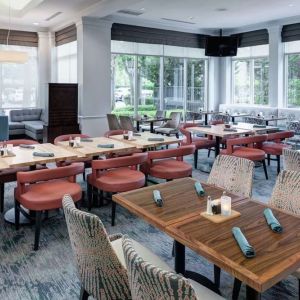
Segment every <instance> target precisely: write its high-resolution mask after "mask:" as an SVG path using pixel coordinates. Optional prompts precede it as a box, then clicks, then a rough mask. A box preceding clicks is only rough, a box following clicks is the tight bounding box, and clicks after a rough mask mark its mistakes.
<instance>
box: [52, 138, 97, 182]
mask: <svg viewBox="0 0 300 300" xmlns="http://www.w3.org/2000/svg"><path fill="white" fill-rule="evenodd" d="M76 137H80V138H90V136H88V135H86V134H80V133H73V134H64V135H60V136H58V137H56V138H55V139H54V144H55V145H57V144H58V143H59V142H65V141H68V140H69V139H70V138H72V139H74V138H76ZM77 161H78V162H83V163H84V172H83V173H82V176H83V179H84V180H85V169H86V168H90V167H91V164H92V160H91V159H89V158H80V159H78V160H77ZM71 163H72V161H68V160H67V161H64V162H58V163H57V164H56V165H57V166H58V167H62V166H67V165H70V164H71Z"/></svg>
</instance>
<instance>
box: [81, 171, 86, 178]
mask: <svg viewBox="0 0 300 300" xmlns="http://www.w3.org/2000/svg"><path fill="white" fill-rule="evenodd" d="M82 178H83V181H85V180H86V176H85V169H84V170H83V173H82Z"/></svg>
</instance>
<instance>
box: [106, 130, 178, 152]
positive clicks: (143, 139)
mask: <svg viewBox="0 0 300 300" xmlns="http://www.w3.org/2000/svg"><path fill="white" fill-rule="evenodd" d="M140 134H141V136H133V140H131V141H129V140H124V138H123V135H112V136H111V137H110V138H111V139H114V140H117V141H122V142H124V143H126V144H130V145H133V146H135V147H136V148H138V149H147V148H153V147H157V146H162V145H170V144H177V143H180V142H181V141H182V140H183V138H178V139H177V138H176V137H173V136H164V135H161V134H155V133H150V132H142V133H140ZM148 138H163V139H164V141H148Z"/></svg>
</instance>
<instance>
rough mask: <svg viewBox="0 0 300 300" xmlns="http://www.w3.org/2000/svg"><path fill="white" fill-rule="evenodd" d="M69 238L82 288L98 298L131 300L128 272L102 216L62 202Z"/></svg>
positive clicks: (68, 202) (69, 199)
mask: <svg viewBox="0 0 300 300" xmlns="http://www.w3.org/2000/svg"><path fill="white" fill-rule="evenodd" d="M63 208H64V212H65V218H66V222H67V227H68V232H69V237H70V241H71V245H72V249H73V252H74V254H75V259H76V262H77V266H78V270H79V276H80V281H81V284H82V286H83V288H84V289H85V290H86V291H87V292H88V294H89V295H90V296H93V297H94V298H95V299H99V300H100V299H101V300H103V299H105V300H109V299H131V296H130V290H129V284H128V276H127V272H126V269H125V268H124V267H123V266H122V265H121V263H120V261H119V259H118V257H117V255H116V254H115V252H114V250H113V248H112V246H111V243H110V240H109V237H108V235H107V232H106V230H105V228H104V226H103V224H102V222H101V221H100V219H99V217H97V216H96V215H93V214H89V213H86V212H83V211H80V210H78V209H76V208H75V205H74V202H73V200H72V198H71V196H69V195H65V196H64V199H63Z"/></svg>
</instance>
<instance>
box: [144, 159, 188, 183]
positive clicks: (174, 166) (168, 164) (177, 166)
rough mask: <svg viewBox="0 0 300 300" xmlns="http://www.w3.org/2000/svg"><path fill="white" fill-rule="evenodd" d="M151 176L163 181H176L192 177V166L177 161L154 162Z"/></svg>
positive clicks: (150, 171) (150, 170)
mask: <svg viewBox="0 0 300 300" xmlns="http://www.w3.org/2000/svg"><path fill="white" fill-rule="evenodd" d="M149 175H151V176H153V177H156V178H161V179H176V178H183V177H189V176H191V175H192V166H191V165H190V164H188V163H186V162H184V161H178V160H176V159H173V158H171V159H164V160H158V161H155V162H153V164H152V166H150V169H149Z"/></svg>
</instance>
